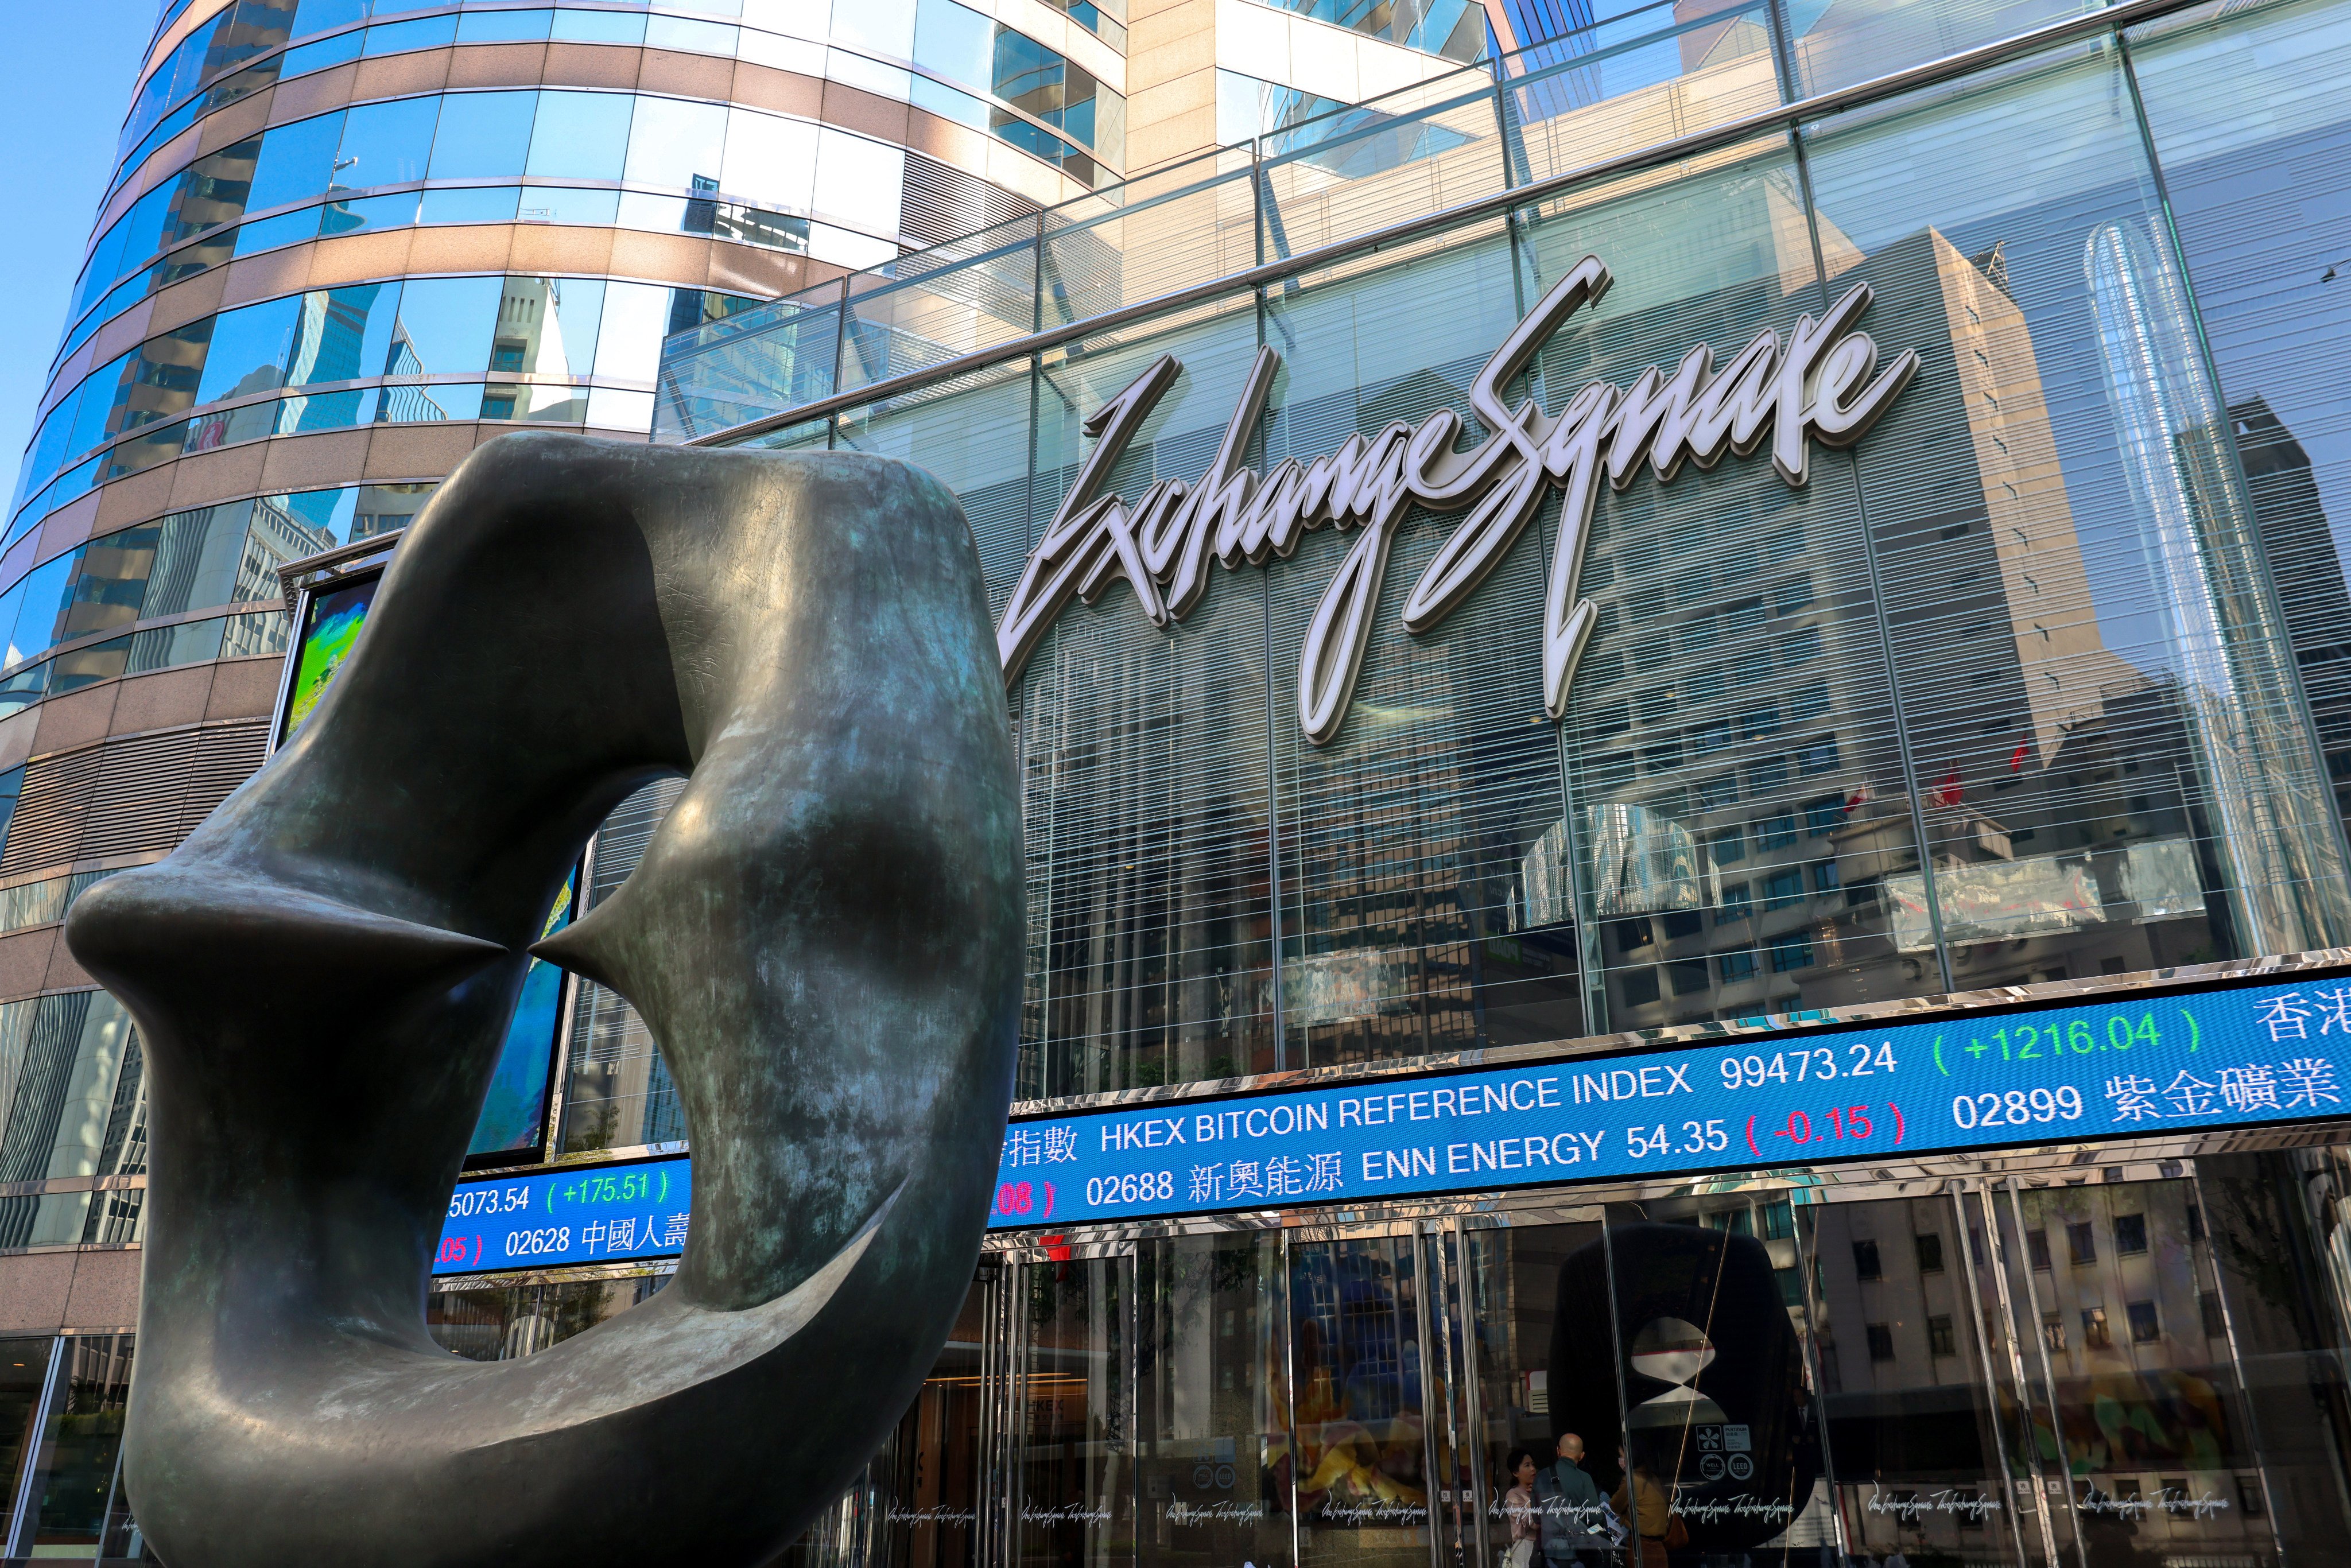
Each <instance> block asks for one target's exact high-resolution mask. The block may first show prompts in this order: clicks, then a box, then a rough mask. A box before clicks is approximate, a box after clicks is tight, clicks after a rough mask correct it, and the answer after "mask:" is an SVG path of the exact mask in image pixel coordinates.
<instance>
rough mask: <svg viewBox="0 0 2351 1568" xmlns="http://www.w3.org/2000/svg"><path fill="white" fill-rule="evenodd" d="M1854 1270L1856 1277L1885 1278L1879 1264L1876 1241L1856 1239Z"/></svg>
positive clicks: (1862, 1278)
mask: <svg viewBox="0 0 2351 1568" xmlns="http://www.w3.org/2000/svg"><path fill="white" fill-rule="evenodd" d="M1853 1272H1854V1277H1855V1279H1860V1280H1879V1279H1883V1278H1885V1275H1884V1273H1883V1271H1882V1270H1880V1269H1879V1268H1878V1264H1877V1243H1876V1242H1875V1241H1856V1242H1855V1243H1854V1244H1853Z"/></svg>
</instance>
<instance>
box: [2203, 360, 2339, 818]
mask: <svg viewBox="0 0 2351 1568" xmlns="http://www.w3.org/2000/svg"><path fill="white" fill-rule="evenodd" d="M2229 423H2230V425H2231V428H2232V430H2233V431H2234V432H2235V434H2236V438H2237V456H2238V459H2239V460H2240V461H2241V463H2242V464H2243V465H2244V468H2245V486H2246V488H2247V490H2248V491H2249V492H2250V493H2251V494H2252V503H2253V521H2254V522H2255V523H2256V524H2257V525H2259V527H2260V528H2261V533H2262V554H2263V555H2264V556H2266V557H2267V558H2268V559H2269V568H2270V580H2271V581H2272V582H2273V583H2275V584H2276V585H2277V592H2278V601H2279V604H2280V607H2281V608H2282V609H2283V611H2284V612H2285V629H2286V635H2287V636H2288V637H2289V638H2291V639H2292V640H2293V643H2294V664H2295V665H2296V666H2297V667H2298V668H2299V670H2300V672H2301V674H2302V689H2303V695H2304V698H2305V699H2306V700H2307V701H2308V703H2309V706H2310V715H2311V720H2312V722H2313V723H2314V724H2315V725H2316V726H2317V728H2318V744H2319V747H2320V749H2321V750H2322V751H2324V752H2325V762H2326V771H2327V777H2328V778H2329V779H2331V780H2332V781H2333V783H2334V787H2335V806H2336V809H2337V810H2339V811H2341V812H2342V813H2343V814H2344V815H2345V816H2346V818H2351V590H2346V586H2345V582H2344V578H2343V559H2342V557H2341V555H2340V554H2339V553H2338V552H2337V551H2336V549H2335V534H2334V530H2333V529H2332V528H2329V527H2328V526H2327V521H2326V509H2325V506H2324V505H2323V504H2322V503H2321V502H2320V500H2319V495H2318V480H2317V477H2316V476H2314V474H2313V473H2312V472H2311V467H2310V454H2309V453H2307V452H2305V451H2304V450H2303V447H2302V443H2300V442H2299V441H2296V440H2295V439H2294V432H2292V431H2291V430H2288V429H2287V428H2286V427H2285V423H2284V422H2283V421H2282V420H2280V419H2279V418H2278V416H2277V415H2276V413H2273V412H2272V410H2271V408H2270V405H2269V403H2268V402H2266V401H2265V400H2263V399H2262V396H2261V395H2260V394H2259V393H2255V394H2254V395H2253V396H2252V397H2250V398H2248V399H2246V400H2245V401H2244V402H2238V403H2232V404H2231V405H2230V408H2229Z"/></svg>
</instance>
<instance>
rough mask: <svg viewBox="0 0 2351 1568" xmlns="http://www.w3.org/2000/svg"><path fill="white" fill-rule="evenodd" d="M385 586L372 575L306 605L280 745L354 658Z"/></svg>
mask: <svg viewBox="0 0 2351 1568" xmlns="http://www.w3.org/2000/svg"><path fill="white" fill-rule="evenodd" d="M382 580H383V573H381V572H380V571H377V572H370V573H368V574H367V575H366V576H363V577H356V578H351V579H348V580H342V581H340V582H337V583H336V584H334V585H333V586H331V587H321V588H319V589H317V590H314V591H312V592H311V594H310V596H309V598H308V600H306V601H304V604H303V612H302V625H301V628H300V634H299V635H298V636H297V637H296V638H295V639H294V648H293V651H292V652H291V653H288V654H287V657H288V658H290V659H291V660H293V662H294V674H293V678H292V679H291V680H289V681H287V684H286V711H285V712H283V713H282V714H280V715H278V719H277V745H279V746H283V745H285V744H286V743H287V741H289V740H291V739H293V738H294V732H295V731H297V730H298V729H300V728H301V727H302V721H303V720H304V719H307V718H308V717H309V716H310V712H311V710H312V709H314V708H316V707H317V706H319V699H320V698H322V697H324V696H325V695H327V688H328V686H329V685H332V684H333V683H334V679H335V674H336V673H337V672H338V671H340V669H341V668H342V667H343V662H344V661H345V660H346V659H349V658H350V656H351V649H352V647H353V646H354V645H355V644H356V643H358V642H359V638H360V628H362V627H364V626H365V625H366V624H367V617H368V611H369V609H370V608H371V606H373V604H374V603H375V590H376V585H377V584H378V583H380V582H381V581H382Z"/></svg>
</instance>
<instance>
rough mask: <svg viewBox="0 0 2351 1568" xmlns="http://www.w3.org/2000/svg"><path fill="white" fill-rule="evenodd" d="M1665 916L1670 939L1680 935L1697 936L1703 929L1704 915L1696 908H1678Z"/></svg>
mask: <svg viewBox="0 0 2351 1568" xmlns="http://www.w3.org/2000/svg"><path fill="white" fill-rule="evenodd" d="M1663 918H1664V920H1665V923H1666V936H1667V939H1668V940H1671V939H1673V938H1675V937H1680V936H1697V935H1698V932H1699V931H1700V930H1701V929H1703V922H1704V916H1702V915H1699V914H1698V911H1697V910H1695V909H1677V910H1675V911H1673V912H1672V913H1671V914H1669V915H1665V916H1664V917H1663Z"/></svg>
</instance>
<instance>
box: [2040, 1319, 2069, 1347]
mask: <svg viewBox="0 0 2351 1568" xmlns="http://www.w3.org/2000/svg"><path fill="white" fill-rule="evenodd" d="M2041 1337H2042V1339H2043V1341H2044V1342H2046V1343H2047V1344H2048V1346H2049V1348H2050V1349H2051V1350H2053V1351H2063V1350H2064V1348H2065V1314H2064V1312H2058V1311H2056V1310H2055V1309H2051V1310H2050V1311H2048V1312H2043V1313H2042V1314H2041Z"/></svg>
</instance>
